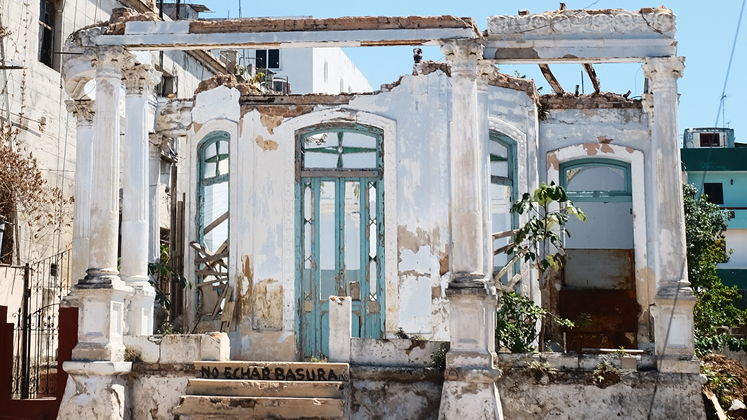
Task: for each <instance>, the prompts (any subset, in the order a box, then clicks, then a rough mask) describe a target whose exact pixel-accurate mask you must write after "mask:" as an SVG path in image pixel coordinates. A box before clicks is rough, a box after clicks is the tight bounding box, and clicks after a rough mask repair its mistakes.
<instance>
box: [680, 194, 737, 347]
mask: <svg viewBox="0 0 747 420" xmlns="http://www.w3.org/2000/svg"><path fill="white" fill-rule="evenodd" d="M682 193H683V202H684V207H685V234H686V238H687V276H688V279H689V281H690V285H691V286H692V289H693V292H694V293H695V296H696V297H697V298H698V301H697V303H696V304H695V308H694V309H693V315H694V324H695V325H694V326H695V331H694V334H695V342H696V351H697V352H698V354H699V355H702V354H706V353H708V352H710V351H713V350H720V349H723V348H724V347H725V346H728V347H729V348H735V349H740V348H745V349H747V342H744V340H739V339H732V338H730V337H728V336H727V335H726V334H723V333H720V332H719V329H720V328H722V327H727V328H731V327H736V326H739V325H742V324H743V323H744V322H745V320H747V312H745V311H743V310H740V309H739V308H737V307H735V306H734V304H733V302H734V301H735V300H736V299H739V298H741V296H740V294H739V292H738V291H737V289H736V287H727V286H724V284H723V283H722V282H721V279H719V278H718V275H717V272H716V264H718V263H722V262H727V261H729V253H728V252H727V251H726V244H725V239H724V231H726V227H727V222H728V215H727V213H726V212H725V211H723V210H721V209H720V208H719V206H718V205H716V204H713V203H711V202H709V201H708V197H707V196H705V195H701V196H700V197H697V198H696V196H697V194H698V189H697V188H696V187H695V185H692V184H685V185H683V186H682Z"/></svg>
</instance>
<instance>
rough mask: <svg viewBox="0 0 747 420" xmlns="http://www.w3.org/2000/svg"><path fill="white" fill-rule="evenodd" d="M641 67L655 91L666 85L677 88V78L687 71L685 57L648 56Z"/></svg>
mask: <svg viewBox="0 0 747 420" xmlns="http://www.w3.org/2000/svg"><path fill="white" fill-rule="evenodd" d="M641 67H642V68H643V74H644V76H645V77H646V78H647V79H649V80H650V81H651V89H652V90H653V91H656V89H657V88H661V87H664V86H669V87H675V88H676V82H677V79H679V78H680V77H682V73H683V72H684V71H685V57H662V58H658V57H657V58H647V59H646V62H645V63H643V66H641Z"/></svg>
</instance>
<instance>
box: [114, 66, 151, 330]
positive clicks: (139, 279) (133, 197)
mask: <svg viewBox="0 0 747 420" xmlns="http://www.w3.org/2000/svg"><path fill="white" fill-rule="evenodd" d="M122 75H123V78H122V80H123V81H124V84H125V91H126V96H125V116H126V121H127V130H126V131H125V140H124V159H123V162H124V164H123V172H124V173H125V174H127V176H125V177H124V179H123V181H122V189H123V196H122V243H123V244H127V246H123V247H122V251H121V253H122V257H121V275H122V279H123V280H124V281H125V283H126V284H127V285H128V286H130V287H132V288H133V289H134V292H135V294H134V296H132V298H131V299H130V301H129V304H128V306H127V315H126V320H127V322H126V324H125V333H126V334H127V335H151V334H153V301H154V299H155V296H156V293H155V290H154V288H153V286H152V285H151V284H150V283H149V282H148V250H149V246H148V240H149V218H148V213H149V212H148V204H149V200H148V196H149V194H148V193H149V191H148V189H149V177H150V173H149V171H148V166H149V165H148V159H149V141H148V108H147V107H148V97H149V95H150V92H151V90H152V88H153V86H155V85H156V84H157V83H158V81H159V80H160V78H161V73H160V72H156V71H154V70H152V69H151V66H150V65H148V64H139V63H137V64H132V65H129V66H127V67H126V68H125V69H124V71H123V73H122ZM151 125H152V122H151ZM156 230H157V229H156Z"/></svg>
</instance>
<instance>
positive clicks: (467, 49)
mask: <svg viewBox="0 0 747 420" xmlns="http://www.w3.org/2000/svg"><path fill="white" fill-rule="evenodd" d="M484 49H485V46H484V45H483V42H482V40H480V39H455V40H444V41H442V42H441V52H442V53H443V54H444V55H445V56H446V60H448V61H451V62H458V61H462V60H479V59H482V58H483V50H484Z"/></svg>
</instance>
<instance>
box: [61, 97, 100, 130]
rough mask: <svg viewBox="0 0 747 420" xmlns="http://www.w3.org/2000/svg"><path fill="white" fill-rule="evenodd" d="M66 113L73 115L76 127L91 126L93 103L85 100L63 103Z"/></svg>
mask: <svg viewBox="0 0 747 420" xmlns="http://www.w3.org/2000/svg"><path fill="white" fill-rule="evenodd" d="M65 107H66V108H67V112H70V113H71V114H73V115H74V116H75V117H76V118H77V120H78V125H92V124H93V115H94V114H95V112H94V101H92V100H90V99H86V100H67V101H65Z"/></svg>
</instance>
